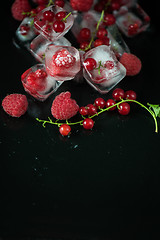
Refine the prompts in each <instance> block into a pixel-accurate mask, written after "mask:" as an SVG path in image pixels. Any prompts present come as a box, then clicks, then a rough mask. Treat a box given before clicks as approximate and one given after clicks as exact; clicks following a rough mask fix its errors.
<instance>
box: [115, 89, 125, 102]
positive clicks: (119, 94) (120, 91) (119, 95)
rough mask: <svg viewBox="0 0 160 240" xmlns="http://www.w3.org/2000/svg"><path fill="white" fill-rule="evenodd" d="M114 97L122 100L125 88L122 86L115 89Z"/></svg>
mask: <svg viewBox="0 0 160 240" xmlns="http://www.w3.org/2000/svg"><path fill="white" fill-rule="evenodd" d="M112 97H113V98H114V100H116V101H120V100H121V99H123V98H124V90H123V89H121V88H116V89H114V91H113V92H112Z"/></svg>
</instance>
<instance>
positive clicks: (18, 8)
mask: <svg viewBox="0 0 160 240" xmlns="http://www.w3.org/2000/svg"><path fill="white" fill-rule="evenodd" d="M30 11H31V6H30V4H29V2H28V0H15V1H14V3H13V4H12V7H11V12H12V16H13V17H14V19H16V20H18V21H22V20H23V19H24V18H25V15H23V14H22V13H23V12H30Z"/></svg>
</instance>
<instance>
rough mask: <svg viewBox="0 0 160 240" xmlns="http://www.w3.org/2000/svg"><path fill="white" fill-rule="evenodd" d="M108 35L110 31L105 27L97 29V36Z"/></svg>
mask: <svg viewBox="0 0 160 240" xmlns="http://www.w3.org/2000/svg"><path fill="white" fill-rule="evenodd" d="M107 35H108V31H107V30H106V29H105V28H99V29H98V31H97V38H100V39H103V38H104V37H106V36H107Z"/></svg>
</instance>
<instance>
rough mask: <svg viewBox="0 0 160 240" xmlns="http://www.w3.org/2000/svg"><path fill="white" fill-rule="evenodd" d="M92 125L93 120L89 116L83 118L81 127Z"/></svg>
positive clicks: (90, 126) (87, 127) (90, 127)
mask: <svg viewBox="0 0 160 240" xmlns="http://www.w3.org/2000/svg"><path fill="white" fill-rule="evenodd" d="M93 126H94V121H93V120H92V119H91V118H86V119H84V120H83V127H84V128H85V129H92V128H93Z"/></svg>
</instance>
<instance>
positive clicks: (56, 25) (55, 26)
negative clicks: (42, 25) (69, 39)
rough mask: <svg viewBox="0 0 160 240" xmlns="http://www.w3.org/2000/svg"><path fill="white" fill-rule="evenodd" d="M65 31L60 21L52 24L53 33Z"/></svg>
mask: <svg viewBox="0 0 160 240" xmlns="http://www.w3.org/2000/svg"><path fill="white" fill-rule="evenodd" d="M64 29H65V24H64V22H62V21H59V20H56V21H55V22H54V23H53V30H54V31H55V32H63V31H64Z"/></svg>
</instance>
